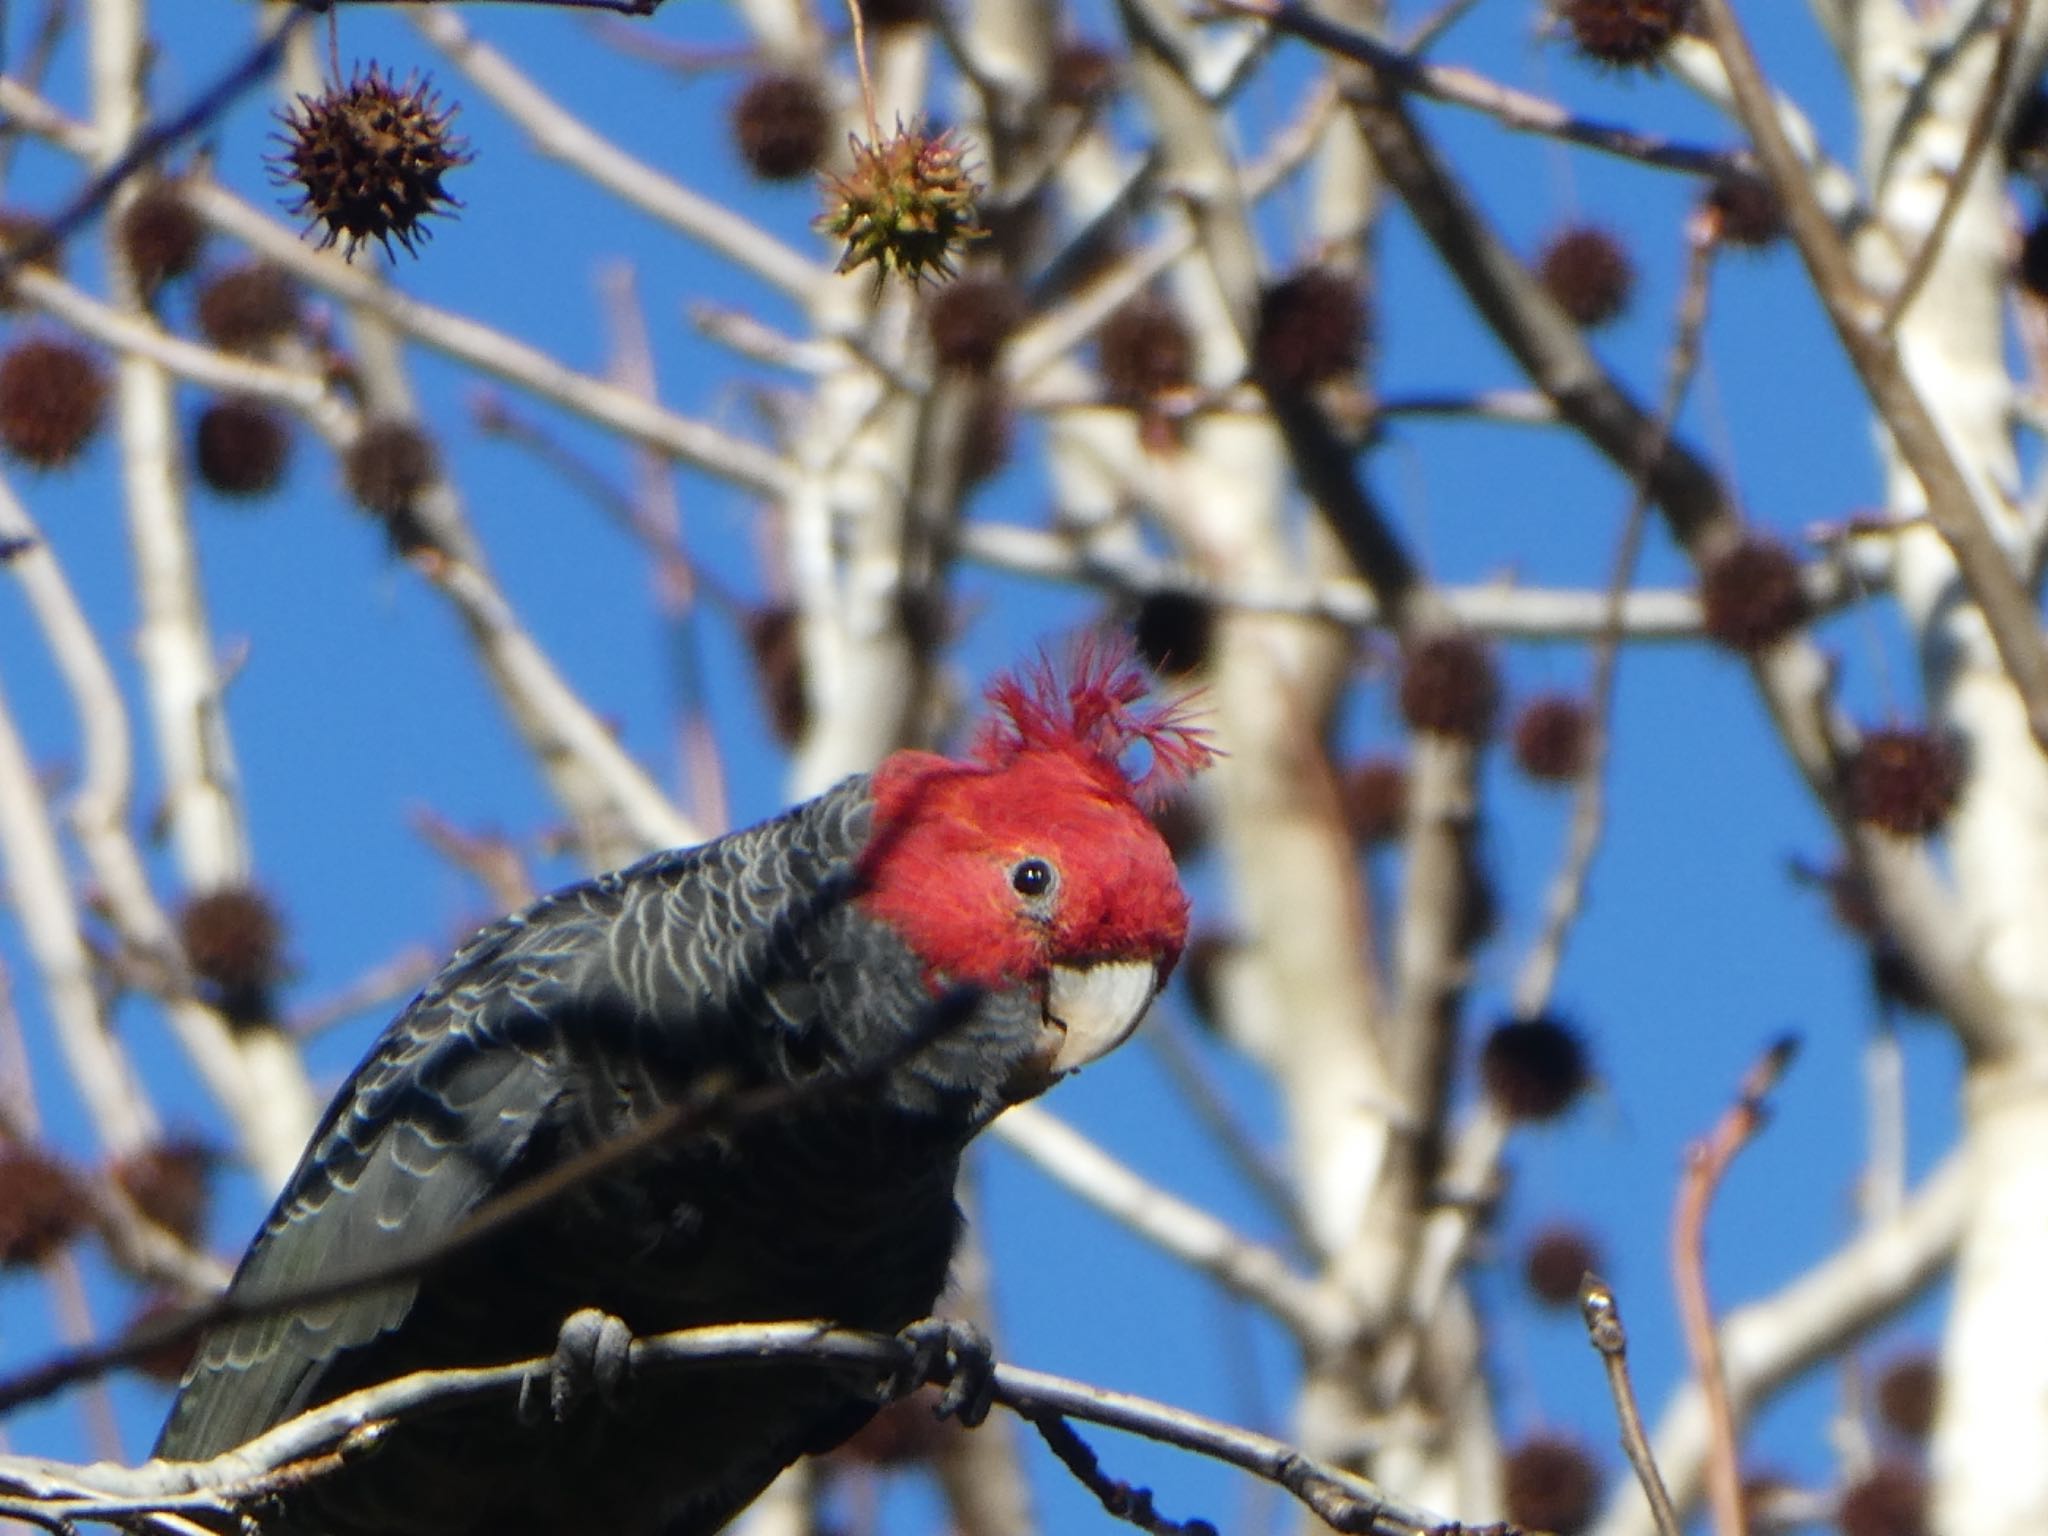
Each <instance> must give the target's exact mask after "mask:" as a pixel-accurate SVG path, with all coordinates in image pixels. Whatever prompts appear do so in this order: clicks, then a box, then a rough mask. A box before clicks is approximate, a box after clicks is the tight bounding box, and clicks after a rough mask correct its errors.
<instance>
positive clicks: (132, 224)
mask: <svg viewBox="0 0 2048 1536" xmlns="http://www.w3.org/2000/svg"><path fill="white" fill-rule="evenodd" d="M205 248H206V226H205V225H204V224H203V223H201V222H200V219H199V215H198V214H197V213H195V212H193V210H192V205H191V203H189V202H187V201H186V199H185V194H184V192H183V191H181V190H180V189H179V187H178V185H177V183H176V182H170V181H158V182H152V183H151V184H150V185H149V186H148V187H146V188H144V189H143V191H142V192H141V193H140V194H139V195H138V196H137V197H136V198H135V200H134V201H133V202H131V203H129V205H128V207H127V210H126V211H125V212H124V213H123V214H122V215H121V249H122V251H123V253H124V254H125V255H126V256H127V258H128V270H129V271H130V272H132V273H134V274H135V282H136V285H137V286H138V287H140V288H141V289H142V291H143V292H144V293H145V294H151V293H155V292H156V291H157V289H159V288H161V287H162V286H163V285H164V284H165V283H168V282H170V281H171V280H172V279H174V278H179V277H183V276H184V275H185V274H186V273H187V272H190V271H191V270H192V269H193V268H194V267H196V266H198V265H199V256H200V253H201V252H202V251H203V250H204V249H205Z"/></svg>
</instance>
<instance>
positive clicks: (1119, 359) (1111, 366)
mask: <svg viewBox="0 0 2048 1536" xmlns="http://www.w3.org/2000/svg"><path fill="white" fill-rule="evenodd" d="M1095 348H1096V352H1097V353H1098V355H1099V356H1100V357H1101V359H1102V381H1103V383H1104V385H1105V386H1107V388H1108V391H1109V396H1110V398H1111V399H1112V400H1116V401H1119V402H1121V403H1123V404H1125V405H1144V404H1146V403H1148V402H1150V401H1152V400H1154V399H1156V398H1158V397H1159V396H1160V395H1164V394H1170V393H1172V392H1173V391H1174V390H1179V389H1186V388H1187V387H1188V385H1189V384H1190V383H1192V382H1193V380H1194V376H1195V341H1194V338H1193V337H1192V336H1190V335H1189V334H1188V328H1187V325H1186V323H1185V322H1184V321H1183V320H1182V319H1181V317H1180V315H1179V314H1178V313H1177V312H1176V311H1175V310H1174V308H1173V306H1172V305H1171V304H1168V303H1167V302H1166V301H1165V300H1164V299H1159V298H1154V297H1153V296H1151V295H1150V294H1145V295H1141V296H1139V297H1138V298H1135V299H1132V300H1131V301H1130V302H1129V303H1128V304H1126V305H1124V306H1123V308H1121V309H1119V310H1118V311H1117V312H1116V313H1115V314H1113V315H1111V316H1110V317H1109V318H1108V319H1107V320H1106V321H1104V322H1103V325H1102V329H1101V331H1100V332H1099V333H1098V334H1097V336H1096V339H1095Z"/></svg>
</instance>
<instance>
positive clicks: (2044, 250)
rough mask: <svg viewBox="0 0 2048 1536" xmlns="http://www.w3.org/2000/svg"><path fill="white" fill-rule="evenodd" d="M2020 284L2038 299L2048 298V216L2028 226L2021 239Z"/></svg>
mask: <svg viewBox="0 0 2048 1536" xmlns="http://www.w3.org/2000/svg"><path fill="white" fill-rule="evenodd" d="M2018 276H2019V283H2020V286H2021V287H2022V288H2024V289H2026V290H2027V292H2028V293H2031V294H2032V295H2033V296H2034V297H2035V298H2037V299H2048V217H2043V218H2038V219H2036V220H2034V222H2033V223H2031V224H2029V225H2028V226H2027V234H2026V238H2025V239H2023V240H2022V241H2020V261H2019V268H2018Z"/></svg>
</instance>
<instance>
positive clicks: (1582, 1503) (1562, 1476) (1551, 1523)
mask: <svg viewBox="0 0 2048 1536" xmlns="http://www.w3.org/2000/svg"><path fill="white" fill-rule="evenodd" d="M1501 1482H1502V1489H1501V1491H1502V1496H1503V1497H1504V1499H1505V1500H1506V1503H1507V1514H1508V1519H1509V1520H1511V1521H1513V1522H1514V1523H1515V1524H1516V1525H1518V1526H1520V1527H1522V1529H1524V1530H1526V1531H1551V1532H1554V1533H1555V1536H1578V1533H1579V1532H1580V1531H1583V1530H1584V1529H1585V1528H1586V1527H1587V1526H1588V1525H1590V1524H1592V1522H1593V1514H1594V1511H1595V1510H1596V1509H1597V1508H1598V1507H1599V1501H1600V1469H1599V1468H1598V1467H1597V1466H1596V1465H1595V1464H1594V1462H1593V1458H1592V1457H1591V1456H1590V1455H1588V1454H1587V1453H1586V1449H1585V1447H1583V1446H1581V1445H1579V1444H1578V1443H1577V1442H1576V1441H1572V1440H1567V1439H1564V1438H1563V1437H1562V1436H1558V1435H1534V1436H1531V1437H1530V1438H1529V1439H1527V1440H1524V1441H1523V1442H1522V1443H1521V1444H1520V1445H1518V1446H1516V1447H1515V1448H1514V1449H1513V1450H1512V1451H1510V1452H1509V1453H1508V1458H1507V1466H1506V1468H1505V1469H1504V1476H1503V1477H1502V1479H1501Z"/></svg>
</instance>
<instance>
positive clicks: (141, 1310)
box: [128, 1292, 199, 1387]
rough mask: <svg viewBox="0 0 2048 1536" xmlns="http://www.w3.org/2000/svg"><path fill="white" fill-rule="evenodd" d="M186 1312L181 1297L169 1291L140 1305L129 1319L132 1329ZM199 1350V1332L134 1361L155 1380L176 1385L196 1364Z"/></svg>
mask: <svg viewBox="0 0 2048 1536" xmlns="http://www.w3.org/2000/svg"><path fill="white" fill-rule="evenodd" d="M184 1311H185V1307H184V1305H183V1304H182V1303H181V1302H180V1301H179V1300H178V1298H177V1297H175V1296H172V1295H170V1294H169V1293H167V1292H159V1293H158V1294H157V1295H154V1296H151V1297H150V1298H149V1299H148V1300H146V1301H145V1302H143V1304H142V1305H141V1306H140V1307H138V1308H136V1310H135V1315H134V1316H133V1317H131V1318H129V1319H128V1327H129V1330H130V1331H131V1332H133V1331H134V1330H135V1329H137V1328H144V1327H147V1326H149V1325H150V1324H152V1323H157V1322H161V1321H166V1320H168V1319H170V1318H173V1317H177V1316H179V1315H181V1314H182V1313H183V1312H184ZM198 1352H199V1335H198V1334H197V1333H192V1334H190V1335H188V1336H187V1337H185V1338H182V1339H172V1340H170V1341H169V1342H167V1343H163V1344H159V1345H157V1346H156V1348H154V1349H149V1350H145V1351H143V1353H141V1354H139V1355H137V1356H136V1357H135V1360H134V1366H135V1369H136V1370H138V1371H140V1372H141V1373H142V1374H143V1375H144V1376H147V1377H148V1378H149V1379H150V1380H151V1381H160V1382H162V1383H164V1384H165V1385H166V1386H172V1387H175V1386H176V1385H177V1384H178V1383H179V1382H181V1381H183V1380H184V1379H185V1372H186V1370H187V1368H189V1367H190V1366H191V1364H192V1357H193V1356H194V1355H196V1354H197V1353H198Z"/></svg>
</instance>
